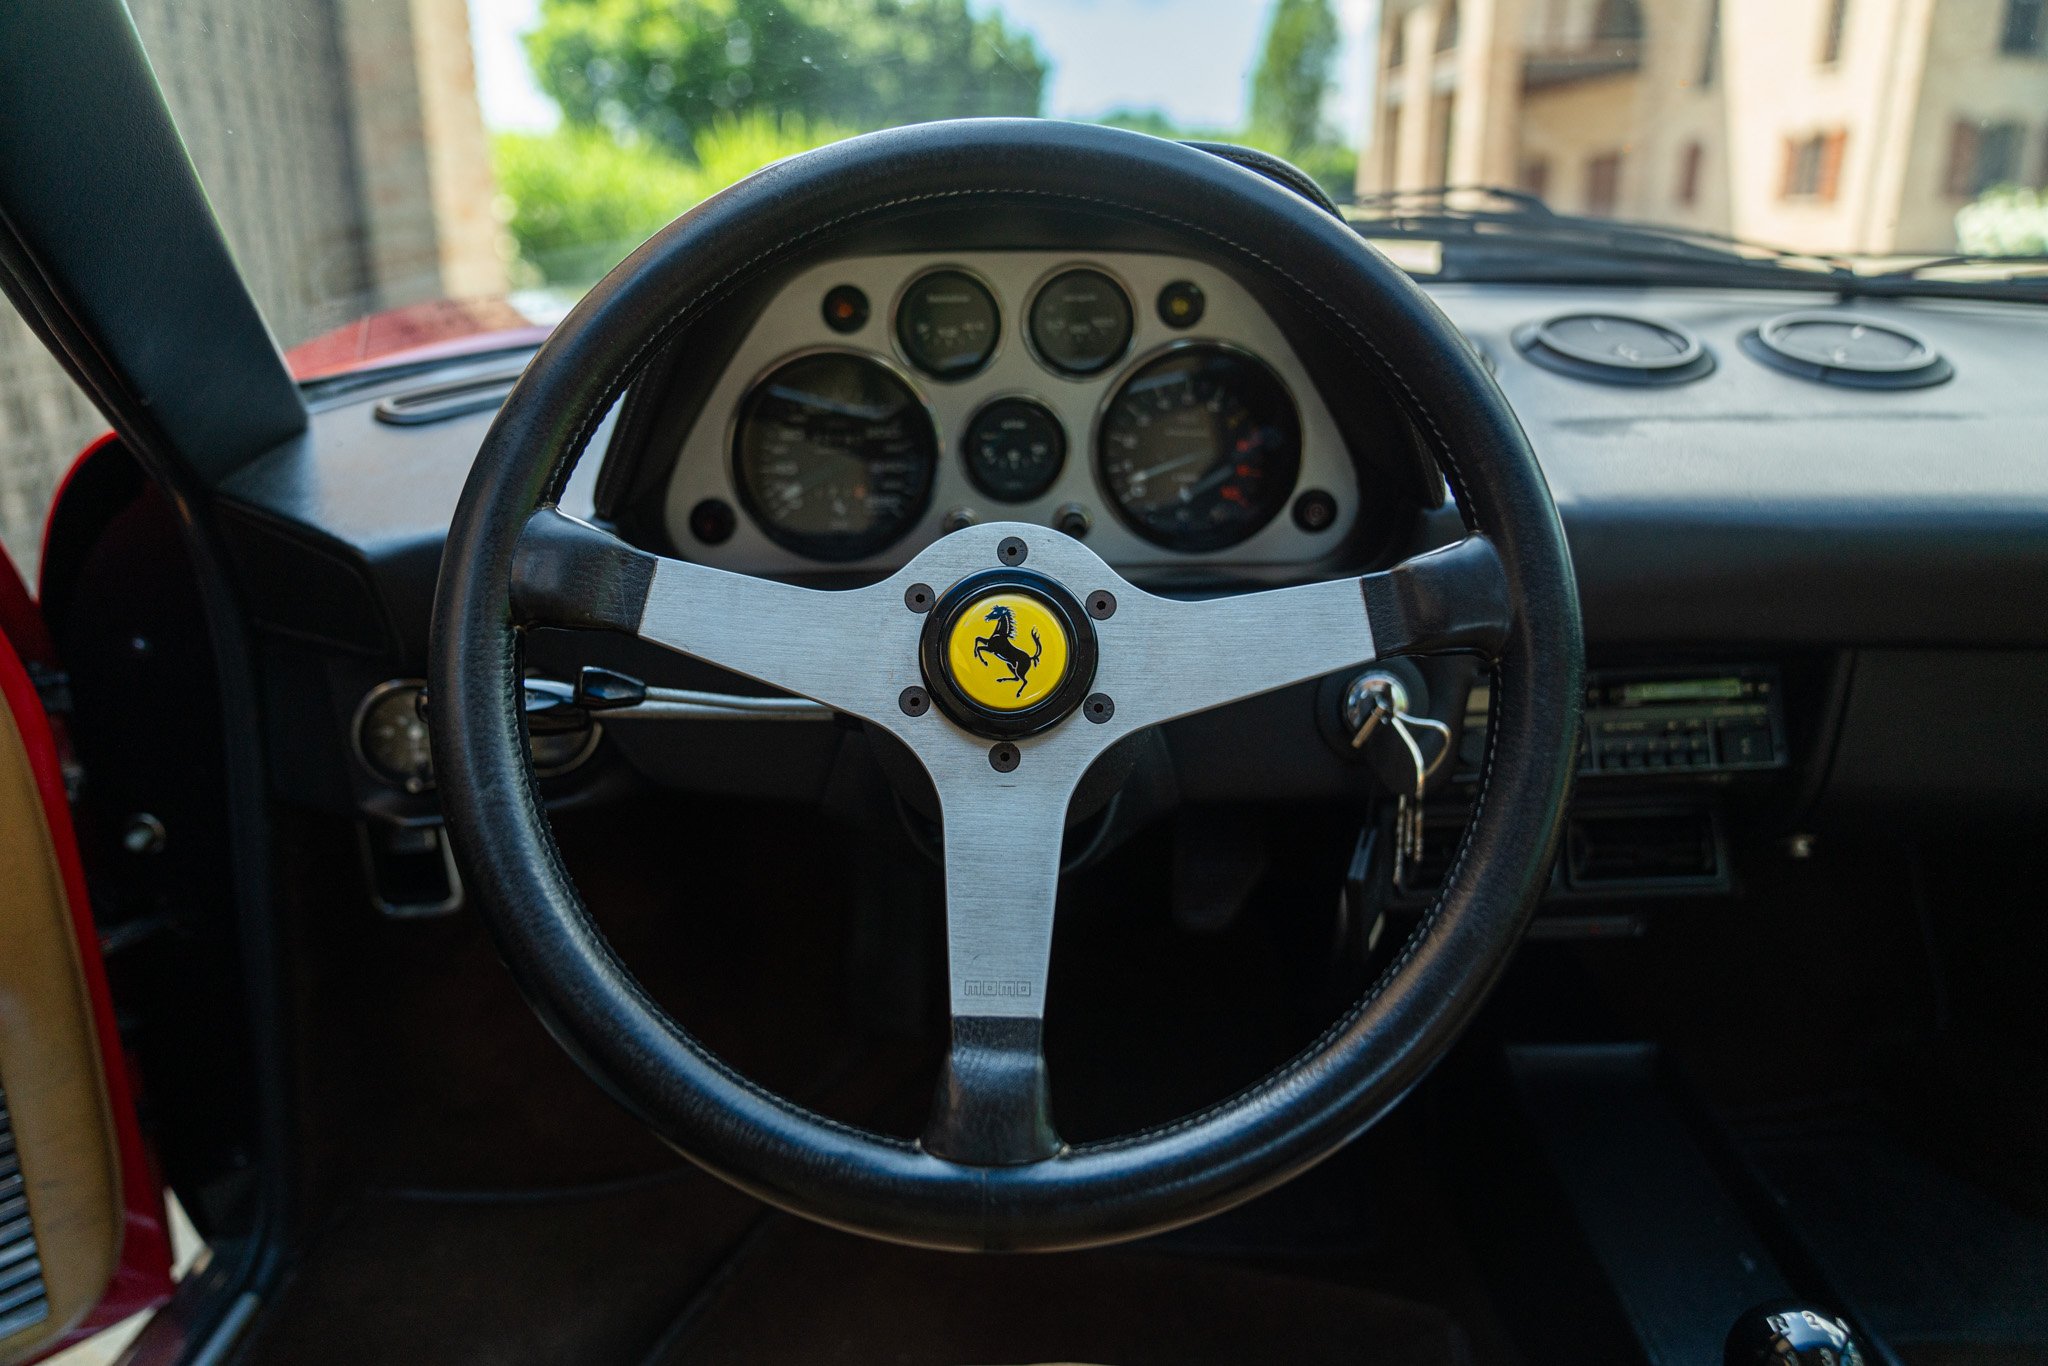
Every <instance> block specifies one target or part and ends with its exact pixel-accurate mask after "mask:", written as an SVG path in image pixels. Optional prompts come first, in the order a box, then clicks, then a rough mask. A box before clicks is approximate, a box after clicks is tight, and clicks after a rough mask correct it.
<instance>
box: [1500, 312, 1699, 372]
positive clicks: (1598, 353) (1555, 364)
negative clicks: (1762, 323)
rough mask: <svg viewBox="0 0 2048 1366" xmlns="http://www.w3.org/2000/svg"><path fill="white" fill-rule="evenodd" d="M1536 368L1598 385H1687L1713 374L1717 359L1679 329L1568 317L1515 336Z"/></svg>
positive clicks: (1596, 316)
mask: <svg viewBox="0 0 2048 1366" xmlns="http://www.w3.org/2000/svg"><path fill="white" fill-rule="evenodd" d="M1515 346H1516V347H1517V348H1518V349H1519V350H1520V351H1521V353H1522V354H1523V355H1525V356H1527V357H1528V358H1529V359H1530V360H1531V361H1533V362H1535V363H1536V364H1537V365H1540V366H1542V367H1543V368H1544V369H1546V370H1553V371H1556V372H1557V373H1558V374H1560V375H1570V376H1571V377H1572V378H1573V379H1584V380H1592V381H1593V382H1594V383H1596V384H1636V385H1640V384H1683V383H1685V382H1686V381H1687V380H1693V379H1698V378H1699V377H1700V376H1702V375H1705V374H1708V373H1710V372H1711V371H1712V370H1713V368H1714V353H1713V352H1711V351H1709V350H1707V348H1706V347H1705V346H1702V345H1701V344H1700V340H1699V338H1698V337H1695V336H1693V335H1692V333H1690V332H1688V331H1686V330H1685V329H1684V328H1682V327H1679V326H1677V325H1676V324H1674V323H1666V322H1658V321H1656V320H1654V319H1651V318H1633V317H1629V316H1628V315H1626V314H1621V313H1563V314H1560V315H1558V316H1557V317H1555V318H1551V319H1549V320H1548V321H1545V322H1540V323H1530V324H1528V325H1526V326H1524V327H1521V328H1518V329H1516V331H1515Z"/></svg>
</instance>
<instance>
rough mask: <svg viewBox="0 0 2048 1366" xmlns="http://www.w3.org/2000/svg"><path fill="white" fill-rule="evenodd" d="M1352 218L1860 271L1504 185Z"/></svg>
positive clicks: (1394, 193) (1410, 197)
mask: <svg viewBox="0 0 2048 1366" xmlns="http://www.w3.org/2000/svg"><path fill="white" fill-rule="evenodd" d="M1460 199H1463V200H1472V199H1479V200H1484V201H1487V202H1488V203H1490V204H1492V205H1494V206H1496V207H1490V208H1478V207H1472V206H1470V205H1469V204H1460V203H1457V202H1454V201H1456V200H1460ZM1350 217H1351V221H1352V222H1353V223H1354V224H1355V225H1358V226H1360V227H1365V226H1370V227H1371V229H1372V232H1371V234H1370V235H1375V236H1377V235H1382V230H1383V229H1388V228H1391V229H1392V230H1393V235H1397V236H1407V235H1414V236H1429V237H1434V238H1436V239H1437V240H1440V241H1444V240H1457V239H1463V240H1493V241H1499V242H1501V243H1503V244H1509V243H1512V244H1516V245H1520V244H1527V243H1531V242H1546V243H1554V244H1556V245H1560V246H1570V247H1598V248H1601V249H1603V250H1609V249H1619V250H1623V251H1627V252H1631V253H1634V252H1642V253H1645V254H1647V255H1650V256H1652V257H1658V258H1663V259H1668V260H1681V261H1705V262H1711V263H1713V264H1717V265H1737V266H1753V265H1762V266H1768V267H1773V268H1775V267H1778V266H1784V265H1788V264H1790V263H1793V262H1800V261H1810V262H1812V263H1813V264H1814V265H1815V266H1818V267H1819V270H1811V271H1808V273H1809V274H1826V275H1834V274H1842V275H1853V274H1855V273H1856V272H1855V267H1854V266H1852V265H1851V264H1850V263H1849V262H1848V261H1847V260H1845V259H1843V258H1842V257H1840V256H1831V255H1827V254H1825V253H1820V252H1810V251H1794V250H1791V249H1789V248H1786V247H1774V246H1771V245H1768V244H1767V243H1763V242H1751V241H1746V240H1744V239H1742V238H1739V237H1731V236H1729V235H1728V234H1726V233H1719V232H1709V231H1707V230H1706V229H1704V228H1687V227H1677V226H1671V225H1667V224H1662V223H1654V224H1653V223H1639V222H1633V221H1630V220H1627V219H1617V218H1591V217H1587V216H1584V215H1581V214H1569V213H1559V212H1558V211H1557V210H1555V209H1553V208H1551V207H1550V206H1549V205H1548V204H1545V203H1544V202H1543V201H1542V200H1541V199H1539V198H1537V197H1536V196H1535V195H1533V194H1528V193H1526V192H1524V191H1521V190H1510V189H1506V188H1504V187H1502V186H1498V185H1446V186H1441V187H1438V188H1433V189H1426V190H1390V191H1387V192H1385V193H1382V194H1373V195H1365V196H1363V197H1361V198H1360V199H1359V200H1358V201H1357V202H1356V203H1355V204H1354V205H1353V206H1352V213H1351V215H1350Z"/></svg>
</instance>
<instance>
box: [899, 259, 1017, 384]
mask: <svg viewBox="0 0 2048 1366" xmlns="http://www.w3.org/2000/svg"><path fill="white" fill-rule="evenodd" d="M1000 323H1001V317H1000V315H999V314H998V313H997V311H996V301H995V296H994V295H992V294H990V293H989V292H988V290H987V288H985V287H984V286H983V285H982V283H981V281H979V280H977V279H975V278H974V277H973V276H972V275H969V274H967V273H966V272H964V271H958V270H935V271H933V272H932V273H931V274H929V275H921V276H919V277H918V278H917V279H916V280H915V281H914V282H912V284H911V286H910V288H909V289H906V290H905V291H903V301H902V302H901V303H899V304H897V305H896V340H897V341H898V342H900V343H901V344H902V346H903V354H904V355H906V356H908V357H910V363H911V364H912V365H915V366H916V367H917V368H918V369H920V370H922V371H924V372H925V373H926V374H928V375H931V376H933V377H935V378H937V379H965V378H967V377H968V376H969V375H971V374H973V373H974V372H975V371H977V370H979V369H981V367H982V366H984V365H986V364H988V358H989V357H990V356H992V355H994V354H995V350H996V336H997V332H998V328H999V326H1000Z"/></svg>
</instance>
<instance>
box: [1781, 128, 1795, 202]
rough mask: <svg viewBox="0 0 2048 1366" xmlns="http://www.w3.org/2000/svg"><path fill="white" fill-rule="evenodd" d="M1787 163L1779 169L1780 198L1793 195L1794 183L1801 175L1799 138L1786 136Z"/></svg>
mask: <svg viewBox="0 0 2048 1366" xmlns="http://www.w3.org/2000/svg"><path fill="white" fill-rule="evenodd" d="M1784 142H1785V163H1784V165H1783V166H1782V167H1780V168H1779V171H1778V198H1780V199H1790V198H1791V197H1792V183H1793V181H1794V180H1795V179H1796V178H1797V177H1798V175H1799V140H1798V139H1797V138H1786V139H1785V140H1784Z"/></svg>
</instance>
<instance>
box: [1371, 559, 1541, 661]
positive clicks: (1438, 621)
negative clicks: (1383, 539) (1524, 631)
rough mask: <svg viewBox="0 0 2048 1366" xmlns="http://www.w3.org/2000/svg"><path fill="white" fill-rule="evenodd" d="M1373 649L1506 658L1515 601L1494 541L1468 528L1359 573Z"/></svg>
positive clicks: (1381, 654)
mask: <svg viewBox="0 0 2048 1366" xmlns="http://www.w3.org/2000/svg"><path fill="white" fill-rule="evenodd" d="M1359 587H1360V588H1361V589H1362V590H1363V591H1364V593H1365V616H1366V620H1367V621H1369V622H1370V623H1371V624H1372V644H1373V651H1374V653H1376V654H1377V655H1379V657H1380V658H1382V659H1386V658H1390V657H1392V656H1394V655H1447V654H1476V655H1481V656H1483V657H1484V658H1486V659H1498V658H1499V657H1500V652H1501V650H1502V648H1503V647H1504V646H1506V644H1507V639H1508V626H1509V624H1510V623H1511V622H1512V621H1513V619H1514V603H1513V601H1512V600H1511V599H1510V598H1509V595H1508V578H1507V571H1506V569H1505V568H1504V567H1503V566H1502V564H1501V562H1500V554H1499V552H1498V551H1496V550H1495V549H1494V548H1493V542H1492V541H1489V540H1488V539H1486V537H1484V536H1467V537H1466V538H1465V539H1464V540H1462V541H1459V542H1457V543H1456V544H1454V545H1447V546H1444V547H1443V548H1442V549H1439V550H1432V551H1429V552H1427V553H1426V554H1422V555H1417V556H1416V557H1415V558H1413V559H1411V560H1404V561H1402V562H1401V563H1400V564H1397V565H1395V566H1394V567H1393V568H1392V569H1387V570H1382V571H1381V572H1380V573H1377V574H1368V575H1366V576H1365V577H1364V578H1363V579H1360V580H1359Z"/></svg>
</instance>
